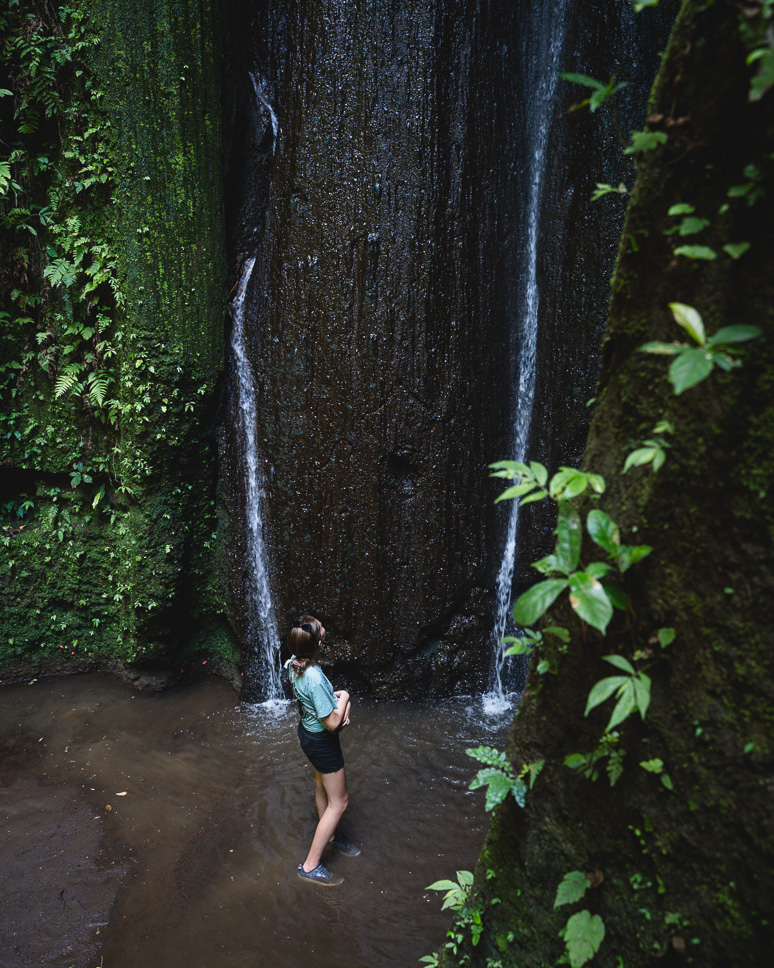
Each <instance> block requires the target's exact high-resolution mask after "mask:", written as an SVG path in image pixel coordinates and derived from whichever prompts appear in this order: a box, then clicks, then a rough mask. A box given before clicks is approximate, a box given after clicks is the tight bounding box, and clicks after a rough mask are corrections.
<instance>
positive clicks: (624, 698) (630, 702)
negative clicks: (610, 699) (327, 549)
mask: <svg viewBox="0 0 774 968" xmlns="http://www.w3.org/2000/svg"><path fill="white" fill-rule="evenodd" d="M636 707H637V699H636V697H635V694H634V680H633V679H629V680H628V682H627V683H626V685H625V686H624V687H623V689H622V690H621V695H620V696H619V697H618V702H617V703H616V704H615V708H614V709H613V715H612V716H611V717H610V722H609V723H608V724H607V726H606V727H605V732H606V733H609V732H610V730H611V729H615V727H616V726H618V725H620V724H621V723H622V722H623V721H624V720H625V719H628V718H629V716H631V714H632V713H633V712H634V710H635V709H636Z"/></svg>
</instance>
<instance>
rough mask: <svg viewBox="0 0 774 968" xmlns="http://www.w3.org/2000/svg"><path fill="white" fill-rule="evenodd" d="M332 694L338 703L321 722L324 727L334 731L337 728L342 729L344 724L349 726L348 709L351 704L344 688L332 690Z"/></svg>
mask: <svg viewBox="0 0 774 968" xmlns="http://www.w3.org/2000/svg"><path fill="white" fill-rule="evenodd" d="M333 695H334V696H335V697H336V702H337V703H338V705H337V707H336V709H334V710H333V712H332V713H331V714H330V715H329V716H326V717H325V719H323V721H322V722H323V725H324V726H325V728H326V729H329V730H330V731H331V732H334V733H335V732H336V731H337V730H339V729H343V728H344V726H349V710H350V705H351V704H350V701H349V693H348V692H347V691H346V690H345V689H341V690H339V691H338V692H334V693H333Z"/></svg>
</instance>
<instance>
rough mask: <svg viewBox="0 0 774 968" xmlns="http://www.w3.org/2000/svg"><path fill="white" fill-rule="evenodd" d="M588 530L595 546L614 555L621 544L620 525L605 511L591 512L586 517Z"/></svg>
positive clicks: (596, 510)
mask: <svg viewBox="0 0 774 968" xmlns="http://www.w3.org/2000/svg"><path fill="white" fill-rule="evenodd" d="M586 530H587V531H588V533H589V536H590V538H591V540H592V541H593V542H594V544H597V545H599V547H600V548H602V549H603V550H604V551H607V552H609V553H610V554H614V553H615V551H616V549H617V548H618V546H619V545H620V543H621V535H620V532H619V531H618V525H617V524H616V523H615V521H613V520H612V519H611V518H610V516H609V515H607V514H605V512H604V511H600V510H598V509H595V510H593V511H589V513H588V515H587V517H586Z"/></svg>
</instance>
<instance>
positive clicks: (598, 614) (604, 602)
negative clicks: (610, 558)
mask: <svg viewBox="0 0 774 968" xmlns="http://www.w3.org/2000/svg"><path fill="white" fill-rule="evenodd" d="M569 582H570V605H571V606H572V607H573V609H574V610H575V611H576V612H577V614H578V615H579V616H580V617H581V618H582V619H583V621H584V622H588V624H589V625H592V626H593V627H594V628H595V629H599V631H600V632H603V633H604V631H605V629H606V628H607V626H608V624H609V622H610V619H611V618H612V617H613V606H612V604H611V603H610V599H609V598H608V597H607V595H606V594H605V589H604V588H603V587H602V584H601V583H600V581H599V579H598V578H592V576H591V575H587V574H586V572H584V571H576V572H575V573H574V574H573V575H570V578H569Z"/></svg>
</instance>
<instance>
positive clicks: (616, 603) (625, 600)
mask: <svg viewBox="0 0 774 968" xmlns="http://www.w3.org/2000/svg"><path fill="white" fill-rule="evenodd" d="M603 584H604V586H605V591H606V592H607V597H608V598H609V599H610V601H611V602H612V603H613V607H614V608H618V609H620V610H621V611H622V612H625V611H626V610H627V609H628V608H629V597H628V596H627V594H626V592H625V591H624V590H623V588H621V586H620V585H616V584H615V582H612V581H604V582H603Z"/></svg>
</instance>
